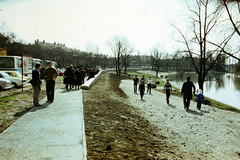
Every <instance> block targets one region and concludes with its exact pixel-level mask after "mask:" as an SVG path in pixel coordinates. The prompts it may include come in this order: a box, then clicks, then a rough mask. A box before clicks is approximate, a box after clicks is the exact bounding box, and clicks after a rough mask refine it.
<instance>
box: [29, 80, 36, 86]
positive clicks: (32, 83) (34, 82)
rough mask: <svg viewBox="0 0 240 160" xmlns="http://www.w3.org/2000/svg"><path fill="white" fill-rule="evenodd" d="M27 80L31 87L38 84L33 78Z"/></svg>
mask: <svg viewBox="0 0 240 160" xmlns="http://www.w3.org/2000/svg"><path fill="white" fill-rule="evenodd" d="M29 82H30V83H31V85H32V86H33V87H34V86H36V85H38V82H37V81H35V80H34V79H31V80H30V81H29Z"/></svg>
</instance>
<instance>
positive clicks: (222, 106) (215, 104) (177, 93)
mask: <svg viewBox="0 0 240 160" xmlns="http://www.w3.org/2000/svg"><path fill="white" fill-rule="evenodd" d="M128 75H131V77H132V78H134V76H135V75H137V76H138V77H142V75H144V76H145V78H148V77H149V76H150V77H151V78H152V79H153V83H155V82H156V81H159V82H160V84H159V85H157V87H164V84H165V83H166V82H165V81H164V80H162V79H160V78H158V77H156V76H153V75H150V74H145V73H140V72H134V71H132V72H128ZM172 88H173V89H175V90H176V91H173V92H172V95H173V96H178V97H182V94H181V92H180V89H179V88H177V87H175V86H173V85H172ZM157 91H159V92H161V91H162V90H157ZM205 99H207V100H209V101H210V104H209V105H210V106H213V107H216V108H219V109H223V110H227V111H232V112H236V113H240V109H237V108H234V107H232V106H230V105H227V104H224V103H221V102H218V101H216V100H214V99H211V98H208V97H206V96H205ZM193 101H197V97H195V96H193Z"/></svg>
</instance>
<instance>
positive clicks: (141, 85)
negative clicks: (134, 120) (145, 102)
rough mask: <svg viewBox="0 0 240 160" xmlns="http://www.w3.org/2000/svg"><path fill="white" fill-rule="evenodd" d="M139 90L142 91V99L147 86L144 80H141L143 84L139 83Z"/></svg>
mask: <svg viewBox="0 0 240 160" xmlns="http://www.w3.org/2000/svg"><path fill="white" fill-rule="evenodd" d="M139 91H140V96H141V100H142V99H143V95H144V92H145V86H144V82H143V81H141V84H140V85H139Z"/></svg>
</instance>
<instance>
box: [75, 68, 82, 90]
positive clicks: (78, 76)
mask: <svg viewBox="0 0 240 160" xmlns="http://www.w3.org/2000/svg"><path fill="white" fill-rule="evenodd" d="M75 77H76V79H75V88H76V89H77V86H78V89H79V86H80V85H82V75H81V73H80V71H79V69H77V70H76V72H75Z"/></svg>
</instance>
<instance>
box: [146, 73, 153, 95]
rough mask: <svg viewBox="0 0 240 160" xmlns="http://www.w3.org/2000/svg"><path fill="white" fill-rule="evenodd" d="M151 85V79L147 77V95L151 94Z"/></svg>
mask: <svg viewBox="0 0 240 160" xmlns="http://www.w3.org/2000/svg"><path fill="white" fill-rule="evenodd" d="M152 83H153V80H152V79H151V77H149V78H148V80H147V93H148V91H149V94H151V89H152Z"/></svg>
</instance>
